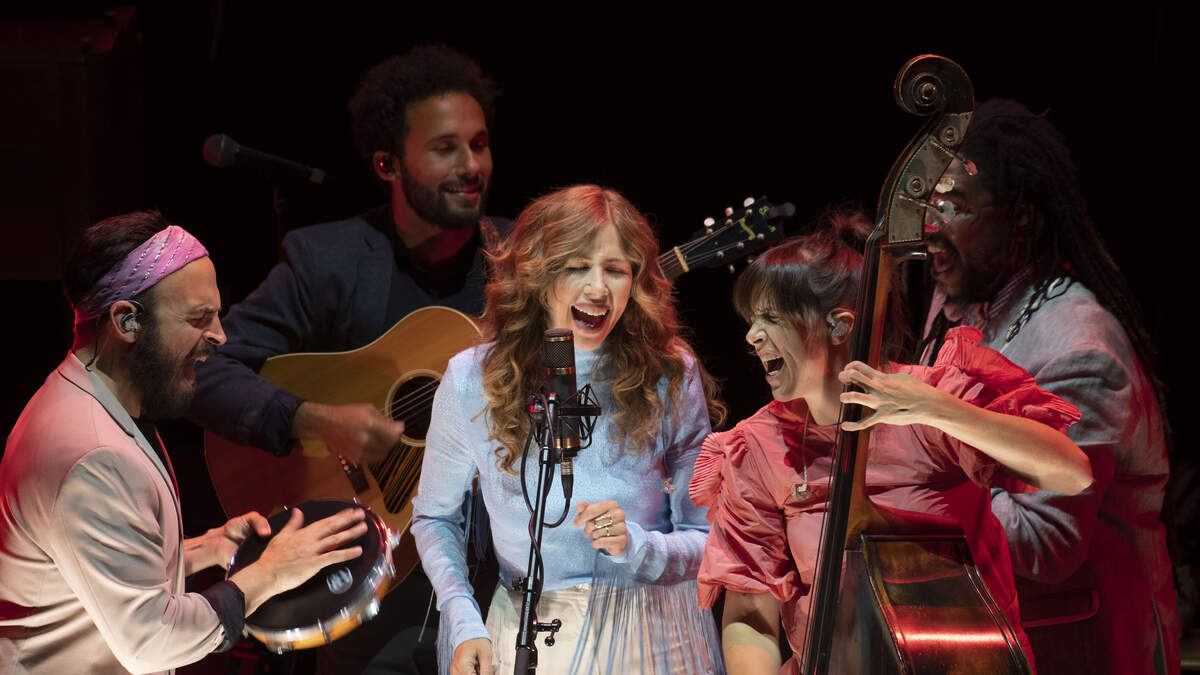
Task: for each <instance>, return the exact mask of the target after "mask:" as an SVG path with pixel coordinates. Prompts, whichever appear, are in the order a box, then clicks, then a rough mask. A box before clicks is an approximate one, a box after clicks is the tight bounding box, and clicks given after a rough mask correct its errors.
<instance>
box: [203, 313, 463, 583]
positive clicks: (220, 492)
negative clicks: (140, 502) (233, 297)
mask: <svg viewBox="0 0 1200 675" xmlns="http://www.w3.org/2000/svg"><path fill="white" fill-rule="evenodd" d="M478 337H479V329H478V328H477V327H476V325H475V323H474V322H473V321H472V320H471V318H470V317H468V316H467V315H465V314H463V313H461V312H458V311H456V310H453V309H450V308H447V307H425V308H422V309H419V310H417V311H415V312H413V313H411V314H409V315H408V316H406V317H404V318H403V319H401V320H400V321H399V322H397V323H396V325H395V326H393V327H392V328H391V329H389V330H388V332H386V333H384V334H383V335H382V336H381V337H379V339H377V340H375V341H374V342H372V343H371V344H369V345H366V346H365V347H361V348H359V349H355V350H353V351H348V352H333V353H297V354H285V355H282V356H275V357H272V358H270V359H267V361H266V363H264V364H263V367H262V370H261V371H260V375H262V376H263V377H264V378H266V379H267V380H270V381H271V382H274V383H275V384H277V385H279V386H280V387H282V388H283V389H285V390H287V391H289V392H291V393H293V394H295V395H297V396H299V397H301V398H303V399H305V400H310V401H316V402H318V403H327V404H331V405H339V404H345V403H370V404H372V405H374V406H376V407H377V408H379V409H380V410H382V411H384V412H385V414H388V412H389V411H390V412H391V415H392V417H393V418H394V419H398V420H402V421H404V423H405V425H406V429H405V434H404V440H403V443H402V444H401V446H400V447H398V448H395V449H393V450H392V451H391V452H390V453H389V454H388V456H387V457H386V458H384V459H383V460H381V461H380V462H378V463H374V464H371V465H369V466H367V467H365V468H366V469H367V471H366V472H365V473H366V474H367V480H368V482H369V483H370V487H371V489H370V490H369V491H367V492H366V493H364V494H362V495H356V491H355V489H354V488H353V487H352V486H351V484H350V480H349V479H348V478H347V476H346V474H345V472H344V471H343V470H342V466H341V462H340V461H339V459H338V458H337V456H335V455H334V454H333V453H331V452H330V451H329V449H328V448H327V447H326V446H325V444H324V443H322V442H320V441H304V442H303V443H302V444H301V445H300V447H296V448H293V449H292V452H291V453H290V454H289V455H288V456H287V457H275V456H274V455H271V454H270V453H267V452H264V451H262V450H259V449H256V448H252V447H249V446H244V445H238V444H236V443H232V442H230V441H228V440H226V439H224V438H222V437H220V436H218V435H216V434H213V433H209V432H205V435H204V455H205V458H206V459H207V461H208V471H209V475H210V476H211V477H212V482H213V486H214V487H215V488H216V492H217V497H218V499H219V500H220V502H221V506H222V508H224V509H225V513H226V514H227V515H229V516H235V515H239V514H242V513H245V512H247V511H258V512H259V513H262V514H263V515H270V514H272V513H275V512H277V511H279V510H281V509H283V508H284V507H285V506H291V505H295V504H299V503H301V502H305V501H313V500H321V499H343V500H353V499H355V497H356V496H357V497H358V498H359V501H360V502H362V503H363V504H364V505H365V506H368V507H370V508H371V510H372V511H374V512H375V513H376V514H377V515H378V516H379V517H380V518H381V519H382V520H383V521H384V523H386V524H387V526H388V527H389V528H390V529H391V530H393V531H394V532H396V533H398V534H400V535H401V538H400V544H399V546H397V547H396V549H395V550H394V551H393V552H392V558H393V564H394V565H395V567H396V575H395V577H394V582H393V583H394V584H395V583H399V582H400V581H401V580H403V579H404V577H406V576H407V575H408V573H409V572H411V571H412V569H413V568H414V567H416V565H417V563H418V558H417V553H416V546H415V544H414V542H413V539H412V535H411V534H410V533H409V532H408V526H409V524H410V523H411V521H412V497H413V496H414V495H415V494H416V490H417V481H418V479H419V477H420V473H421V460H422V457H423V456H424V452H425V432H426V430H427V429H428V428H429V414H430V411H431V408H432V404H433V393H434V391H435V390H436V388H437V383H438V382H439V381H440V380H441V377H442V373H443V372H444V371H445V369H446V364H447V362H449V360H450V357H451V356H453V355H455V354H457V353H458V352H460V351H462V350H463V349H466V348H467V347H470V346H471V345H472V344H473V343H474V342H475V340H476V339H477V338H478Z"/></svg>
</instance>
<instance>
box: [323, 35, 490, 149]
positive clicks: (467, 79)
mask: <svg viewBox="0 0 1200 675" xmlns="http://www.w3.org/2000/svg"><path fill="white" fill-rule="evenodd" d="M457 92H461V93H464V94H467V95H469V96H471V97H472V98H474V99H475V100H476V101H477V102H478V103H479V107H481V108H483V115H484V118H485V119H486V120H487V123H488V125H489V126H490V125H491V123H492V114H493V112H494V109H495V104H496V97H498V96H499V95H500V90H499V88H498V87H497V86H496V83H495V82H494V81H493V80H492V79H491V78H490V77H488V76H487V75H485V74H484V73H483V70H482V69H481V68H480V67H479V64H478V63H475V61H474V60H472V59H471V57H469V56H467V55H466V54H463V53H462V52H459V51H457V50H455V49H452V48H450V47H447V46H446V45H440V44H433V45H422V46H419V47H415V48H413V49H412V50H411V51H409V52H408V53H406V54H400V55H397V56H392V57H389V58H387V59H385V60H383V61H381V62H379V63H377V64H375V65H374V66H372V67H371V69H370V70H368V71H367V73H366V75H364V76H363V79H362V81H361V82H359V84H358V88H357V89H356V90H355V92H354V96H352V97H351V98H350V103H349V104H348V105H347V106H346V108H347V110H348V111H349V113H350V125H351V127H352V128H353V131H354V142H355V145H357V146H358V152H359V154H361V155H362V156H363V159H365V160H367V161H368V162H370V161H371V157H372V156H373V155H374V154H375V152H376V151H377V150H386V151H387V152H390V153H392V154H393V155H395V156H397V157H403V156H404V139H405V138H406V137H407V136H408V132H409V130H410V128H409V123H408V115H407V109H408V106H409V105H412V104H413V103H417V102H418V101H424V100H425V99H427V98H431V97H433V96H440V95H443V94H449V93H457Z"/></svg>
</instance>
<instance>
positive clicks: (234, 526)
mask: <svg viewBox="0 0 1200 675" xmlns="http://www.w3.org/2000/svg"><path fill="white" fill-rule="evenodd" d="M251 532H254V533H257V534H258V536H260V537H269V536H271V525H270V524H269V523H268V522H267V519H266V518H263V517H262V516H261V515H259V514H258V513H257V512H254V511H251V512H249V513H244V514H242V515H240V516H238V517H237V518H231V519H230V520H229V522H227V523H225V524H224V525H222V526H221V527H214V528H212V529H211V530H209V531H207V532H205V533H204V534H202V535H200V536H199V537H192V538H191V539H185V540H184V541H183V560H184V574H185V575H187V574H192V573H193V572H198V571H200V570H202V569H205V568H208V567H213V566H220V567H228V566H229V562H230V561H231V560H233V554H234V553H236V552H237V548H238V546H240V545H241V544H242V542H243V541H246V537H248V536H250V533H251Z"/></svg>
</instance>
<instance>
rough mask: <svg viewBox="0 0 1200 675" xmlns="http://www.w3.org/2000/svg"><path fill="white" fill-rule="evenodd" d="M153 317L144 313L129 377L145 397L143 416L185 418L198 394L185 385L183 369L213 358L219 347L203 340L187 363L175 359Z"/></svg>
mask: <svg viewBox="0 0 1200 675" xmlns="http://www.w3.org/2000/svg"><path fill="white" fill-rule="evenodd" d="M150 314H151V312H150V311H146V312H141V321H140V324H141V328H140V329H139V331H138V340H137V343H136V344H135V347H134V350H133V354H132V355H131V356H132V362H131V363H130V364H129V377H130V379H131V380H132V381H133V386H134V387H136V388H137V390H138V391H139V392H141V395H142V412H141V415H140V417H141V418H142V419H150V420H162V419H170V418H173V417H183V416H184V415H185V414H187V412H188V408H190V407H191V405H192V396H193V395H194V394H195V390H194V389H189V388H186V387H184V386H183V385H182V381H181V380H182V377H183V368H184V367H185V366H186V365H187V364H188V363H194V362H195V360H196V359H197V358H199V357H202V356H211V355H212V354H214V353H215V352H216V351H217V348H216V346H215V345H213V344H210V343H208V342H206V341H203V340H202V341H201V342H200V343H199V344H198V345H196V348H195V349H193V350H192V351H191V353H190V354H188V355H187V359H186V360H185V361H181V360H178V359H175V358H172V357H171V355H170V354H168V353H167V349H166V347H165V346H164V345H163V343H162V337H161V334H160V333H159V330H158V321H157V319H155V318H154V317H153V316H151V315H150Z"/></svg>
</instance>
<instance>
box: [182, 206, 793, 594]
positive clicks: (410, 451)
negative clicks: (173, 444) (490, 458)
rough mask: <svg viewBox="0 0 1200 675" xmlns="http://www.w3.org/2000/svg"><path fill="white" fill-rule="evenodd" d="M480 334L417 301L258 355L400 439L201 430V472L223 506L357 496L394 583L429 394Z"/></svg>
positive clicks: (721, 247)
mask: <svg viewBox="0 0 1200 675" xmlns="http://www.w3.org/2000/svg"><path fill="white" fill-rule="evenodd" d="M793 212H794V208H793V207H792V205H791V204H783V205H781V206H779V207H774V206H772V205H771V204H770V203H769V202H767V201H766V199H760V200H757V201H756V200H753V199H747V200H746V201H745V203H744V206H743V208H742V209H739V210H737V211H735V210H734V209H726V210H725V215H724V216H723V217H722V218H720V219H715V218H709V219H706V220H705V229H704V230H703V231H701V232H700V233H699V235H698V236H697V237H695V238H693V239H692V240H691V241H689V242H687V243H685V244H682V245H680V246H676V247H674V248H672V249H671V250H669V251H667V252H665V253H663V254H662V255H660V256H659V258H658V264H659V267H660V269H661V270H662V272H663V275H664V276H666V277H667V279H670V280H674V279H676V278H677V277H679V276H680V275H682V274H683V273H685V272H687V271H689V270H692V269H696V268H699V267H717V266H722V265H726V264H729V263H731V262H733V261H735V260H737V259H739V258H741V257H742V256H745V255H748V254H751V253H753V252H755V251H758V250H761V249H762V248H764V247H766V246H767V245H769V244H770V243H771V242H773V241H776V240H778V239H780V238H782V237H783V227H782V225H781V224H780V222H779V221H780V220H781V219H783V218H786V217H788V216H790V215H792V213H793ZM479 336H480V333H479V328H478V327H477V326H476V324H475V322H474V320H472V318H471V317H469V316H467V315H466V314H463V313H462V312H459V311H457V310H454V309H450V308H448V307H425V308H422V309H418V310H416V311H415V312H412V313H411V314H409V315H408V316H406V317H404V318H403V319H401V320H400V321H399V322H397V323H396V325H394V326H392V328H390V329H389V330H388V331H387V332H386V333H384V334H383V335H382V336H380V337H379V338H378V339H377V340H375V341H374V342H372V343H370V344H368V345H366V346H364V347H361V348H359V349H355V350H352V351H347V352H330V353H295V354H284V355H280V356H275V357H272V358H270V359H267V361H266V362H265V363H264V364H263V367H262V370H261V371H259V374H260V375H261V376H262V377H264V378H266V379H267V380H270V381H271V382H274V383H275V384H277V385H279V386H280V387H282V388H283V389H285V390H287V391H289V392H291V393H293V394H295V395H297V396H299V397H301V398H303V399H305V400H309V401H316V402H319V403H326V404H332V405H340V404H347V403H370V404H373V405H375V406H376V407H378V408H379V410H381V411H383V412H384V414H387V415H390V416H391V417H392V418H393V419H396V420H402V421H403V422H404V437H403V440H402V441H401V443H400V445H398V446H397V447H396V448H394V449H392V451H391V452H389V453H387V455H386V456H385V457H383V458H382V459H380V460H379V461H378V462H373V463H370V464H368V465H364V466H362V467H357V466H353V465H350V464H349V463H346V462H343V461H341V459H340V458H339V457H337V456H336V455H334V454H333V453H331V452H330V451H329V449H328V448H327V447H326V446H325V444H324V443H323V442H321V441H316V440H302V441H300V442H299V443H298V445H299V447H298V448H293V449H292V452H291V453H290V454H289V455H288V456H286V457H275V456H274V455H271V454H269V453H267V452H263V451H260V450H256V449H254V448H250V447H247V446H243V445H239V444H237V443H233V442H231V441H228V440H226V439H224V438H222V437H221V436H218V435H217V434H214V433H210V432H205V435H204V453H205V458H206V459H207V461H208V470H209V475H210V476H211V477H212V482H213V486H214V487H215V488H216V492H217V497H218V499H219V500H220V502H221V506H222V508H224V509H225V512H226V514H230V515H236V514H241V513H245V512H247V511H258V512H259V513H262V514H273V513H275V512H277V511H279V510H281V509H282V508H284V507H285V506H290V505H294V504H299V503H302V502H305V501H311V500H317V499H343V500H352V499H356V500H357V501H358V502H359V503H361V504H363V505H365V506H369V507H370V508H371V510H372V511H374V512H375V513H376V514H377V515H378V516H379V517H380V518H382V519H383V521H384V522H385V523H386V524H387V526H388V527H389V528H390V529H391V530H392V531H393V532H395V533H397V534H399V535H400V537H399V545H398V546H397V547H396V548H395V549H394V550H393V551H392V559H393V563H394V565H395V568H396V574H395V576H394V577H393V586H395V585H396V584H399V583H400V581H401V580H403V579H404V578H405V577H406V576H407V575H408V574H409V572H411V571H412V569H413V567H415V566H416V565H417V563H418V558H417V552H416V544H415V542H414V541H413V538H412V535H411V534H410V533H409V532H408V526H409V523H410V522H411V520H412V498H413V496H414V495H415V494H416V491H417V482H418V480H419V478H420V475H421V461H422V458H423V456H424V450H425V433H426V431H427V430H428V429H429V415H430V411H431V409H432V407H433V394H434V392H435V391H436V390H437V386H438V382H439V381H440V379H441V376H442V373H443V372H444V371H445V368H446V364H447V363H448V362H449V360H450V357H452V356H454V355H455V354H457V353H458V352H460V351H462V350H464V349H466V348H468V347H470V346H471V345H472V344H474V343H475V342H476V341H477V340H478V339H479Z"/></svg>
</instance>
